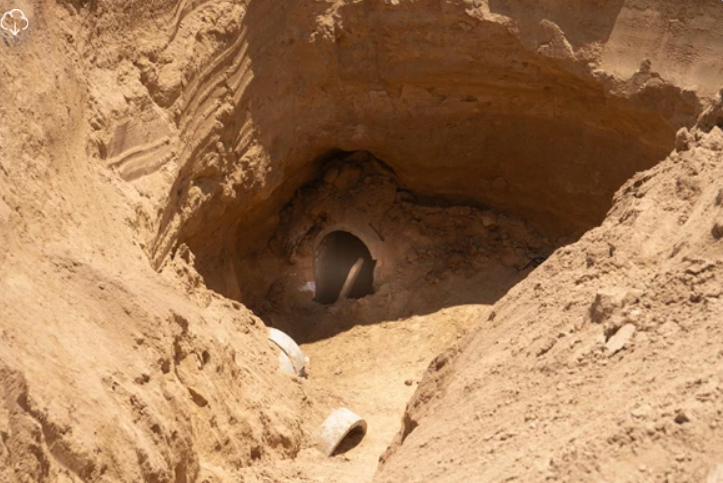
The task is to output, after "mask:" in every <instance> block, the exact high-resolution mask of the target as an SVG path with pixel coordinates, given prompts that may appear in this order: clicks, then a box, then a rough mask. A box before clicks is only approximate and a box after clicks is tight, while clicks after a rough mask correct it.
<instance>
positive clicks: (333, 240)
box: [314, 231, 376, 304]
mask: <svg viewBox="0 0 723 483" xmlns="http://www.w3.org/2000/svg"><path fill="white" fill-rule="evenodd" d="M357 262H360V263H362V264H361V268H360V270H359V271H358V273H357V274H356V277H353V278H352V280H348V278H350V277H351V273H350V271H351V270H352V267H354V265H355V263H357ZM375 265H376V262H375V261H374V260H373V259H372V256H371V253H370V252H369V249H368V248H367V246H366V245H365V244H364V242H363V241H361V240H360V239H359V238H357V237H356V236H354V235H352V234H351V233H347V232H345V231H335V232H332V233H329V234H328V235H327V236H326V237H325V238H324V240H323V241H322V242H321V244H320V246H319V248H318V249H317V252H316V260H315V270H314V271H315V277H316V291H317V292H316V298H315V300H316V301H317V302H318V303H321V304H332V303H334V302H336V301H337V300H338V299H339V298H340V295H341V292H342V289H343V287H344V286H345V283H346V282H347V281H349V282H351V285H350V286H349V291H348V293H347V294H346V296H347V297H348V298H351V299H359V298H362V297H366V296H367V295H371V294H373V293H374V266H375Z"/></svg>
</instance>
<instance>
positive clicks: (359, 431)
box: [332, 427, 366, 456]
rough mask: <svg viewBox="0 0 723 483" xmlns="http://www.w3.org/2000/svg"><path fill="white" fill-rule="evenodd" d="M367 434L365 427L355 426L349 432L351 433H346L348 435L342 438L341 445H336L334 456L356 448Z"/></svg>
mask: <svg viewBox="0 0 723 483" xmlns="http://www.w3.org/2000/svg"><path fill="white" fill-rule="evenodd" d="M365 434H366V431H365V430H364V429H363V428H361V427H357V428H354V429H353V430H351V431H350V432H349V434H347V435H346V437H345V438H344V439H342V440H341V443H339V446H337V447H336V449H335V450H334V453H332V456H333V455H339V454H344V453H346V452H348V451H351V450H352V449H354V448H356V447H357V446H359V444H360V443H361V441H362V439H364V435H365Z"/></svg>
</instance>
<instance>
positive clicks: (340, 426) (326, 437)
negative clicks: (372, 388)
mask: <svg viewBox="0 0 723 483" xmlns="http://www.w3.org/2000/svg"><path fill="white" fill-rule="evenodd" d="M355 429H359V430H361V432H362V434H366V432H367V422H366V421H365V420H364V419H363V418H361V417H360V416H358V415H356V414H354V413H353V412H351V411H349V410H348V409H347V408H339V409H337V410H336V411H334V412H333V413H332V414H331V416H329V417H328V418H326V421H324V422H323V423H322V425H321V427H320V428H319V430H318V431H317V434H316V436H315V437H314V443H315V446H316V447H317V449H318V450H319V451H321V452H322V453H324V454H325V455H326V456H331V455H333V454H334V451H336V449H337V448H338V447H339V444H340V443H341V442H342V441H344V438H346V437H347V436H348V435H349V433H351V432H352V431H354V430H355Z"/></svg>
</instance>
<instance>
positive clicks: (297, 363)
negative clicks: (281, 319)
mask: <svg viewBox="0 0 723 483" xmlns="http://www.w3.org/2000/svg"><path fill="white" fill-rule="evenodd" d="M269 340H270V341H271V342H273V343H274V344H276V345H277V346H278V347H279V348H280V349H281V352H280V353H279V370H280V371H281V372H283V373H285V374H289V375H291V376H303V375H304V374H305V367H306V357H304V353H303V352H301V348H300V347H299V346H298V344H297V343H296V342H294V339H292V338H291V337H289V336H288V335H286V334H285V333H283V332H281V331H280V330H279V329H274V328H270V329H269Z"/></svg>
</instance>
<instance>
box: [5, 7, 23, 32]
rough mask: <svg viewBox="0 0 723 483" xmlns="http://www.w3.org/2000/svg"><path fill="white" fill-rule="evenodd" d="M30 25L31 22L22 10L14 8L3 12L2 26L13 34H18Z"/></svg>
mask: <svg viewBox="0 0 723 483" xmlns="http://www.w3.org/2000/svg"><path fill="white" fill-rule="evenodd" d="M28 27H30V22H29V21H28V19H27V17H25V14H24V13H23V11H22V10H20V9H17V8H14V9H12V10H10V11H9V12H5V13H4V14H3V18H2V20H0V28H2V29H3V30H5V31H6V32H9V33H10V34H12V35H15V36H18V35H20V33H22V32H24V31H25V30H27V29H28Z"/></svg>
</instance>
